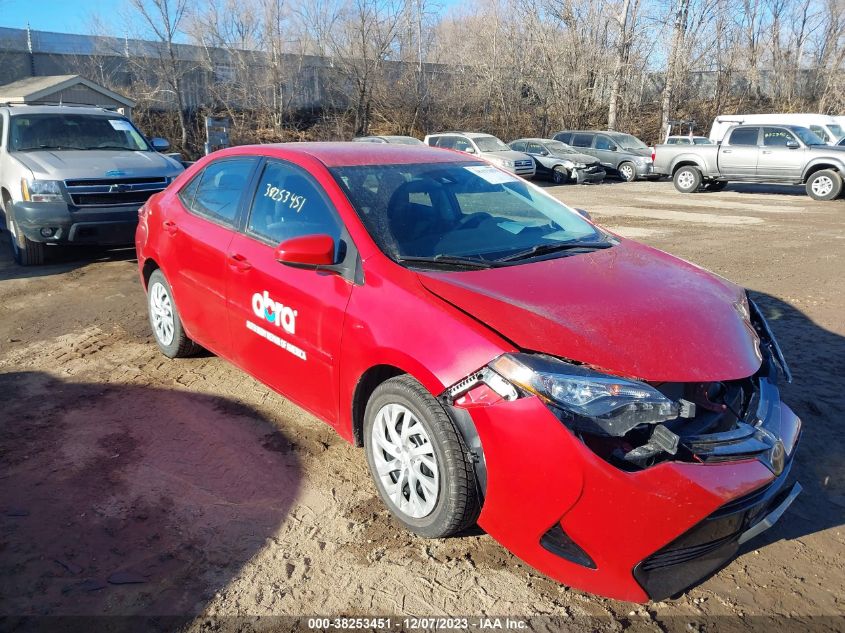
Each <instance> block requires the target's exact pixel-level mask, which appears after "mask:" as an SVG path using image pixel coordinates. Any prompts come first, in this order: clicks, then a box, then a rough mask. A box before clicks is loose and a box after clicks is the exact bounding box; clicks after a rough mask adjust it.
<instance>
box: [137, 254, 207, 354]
mask: <svg viewBox="0 0 845 633" xmlns="http://www.w3.org/2000/svg"><path fill="white" fill-rule="evenodd" d="M147 312H148V314H149V318H150V328H151V329H152V331H153V337H154V338H155V340H156V344H157V345H158V348H159V349H160V350H161V353H162V354H164V355H165V356H167V357H168V358H184V357H186V356H192V355H194V354H196V353H197V352H198V351H199V349H200V347H199V346H198V345H197V344H196V343H194V342H193V341H192V340H191V339H189V338H188V335H187V334H185V329H184V328H183V327H182V320H181V319H180V318H179V312H178V310H176V303H175V302H174V301H173V291H172V290H171V289H170V284H169V283H167V279H165V277H164V275H163V274H162V272H161V270H155V271H153V274H152V275H150V280H149V282H147Z"/></svg>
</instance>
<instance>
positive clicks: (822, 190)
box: [811, 176, 833, 198]
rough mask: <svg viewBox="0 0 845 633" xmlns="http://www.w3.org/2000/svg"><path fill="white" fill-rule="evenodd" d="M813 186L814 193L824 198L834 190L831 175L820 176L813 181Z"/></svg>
mask: <svg viewBox="0 0 845 633" xmlns="http://www.w3.org/2000/svg"><path fill="white" fill-rule="evenodd" d="M811 186H812V188H813V193H814V194H816V195H817V196H819V197H820V198H823V197H824V196H827V195H829V194H830V192H831V191H833V179H832V178H830V177H829V176H819V177H818V178H816V179H815V180H814V181H813V184H812V185H811Z"/></svg>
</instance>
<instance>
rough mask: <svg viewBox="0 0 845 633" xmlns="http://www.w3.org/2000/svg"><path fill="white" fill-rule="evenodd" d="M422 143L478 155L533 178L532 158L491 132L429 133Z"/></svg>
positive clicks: (520, 174)
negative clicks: (517, 150)
mask: <svg viewBox="0 0 845 633" xmlns="http://www.w3.org/2000/svg"><path fill="white" fill-rule="evenodd" d="M424 143H425V144H426V145H430V146H431V147H442V148H444V149H454V150H458V151H459V152H465V153H467V154H473V155H475V156H480V157H481V158H484V159H486V160H489V161H490V162H491V163H493V164H495V165H498V166H499V167H501V168H502V169H504V170H506V171H509V172H511V173H512V174H516V175H517V176H522V177H523V178H533V177H534V173H535V167H534V159H533V158H531V157H530V156H528V155H527V154H524V153H522V152H515V151H513V150H512V149H511V148H510V147H508V146H507V145H505V144H504V143H503V142H502V141H501V140H500V139H498V138H496V137H495V136H493V135H492V134H481V133H478V132H444V133H441V134H429V135H427V136H426V137H425V139H424Z"/></svg>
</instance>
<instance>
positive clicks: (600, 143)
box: [596, 134, 615, 150]
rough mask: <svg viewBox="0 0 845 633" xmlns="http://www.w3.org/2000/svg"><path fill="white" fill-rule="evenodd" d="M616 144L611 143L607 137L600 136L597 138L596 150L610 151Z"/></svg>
mask: <svg viewBox="0 0 845 633" xmlns="http://www.w3.org/2000/svg"><path fill="white" fill-rule="evenodd" d="M614 145H615V143H614V142H613V141H611V140H610V139H609V138H608V137H607V136H603V135H602V134H599V135H597V136H596V149H608V150H609V149H610V148H611V147H613V146H614Z"/></svg>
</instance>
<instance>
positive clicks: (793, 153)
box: [757, 127, 807, 181]
mask: <svg viewBox="0 0 845 633" xmlns="http://www.w3.org/2000/svg"><path fill="white" fill-rule="evenodd" d="M790 142H791V143H793V144H794V145H798V147H794V146H793V147H787V143H790ZM806 160H807V157H806V152H805V150H804V148H803V146H801V144H800V143H798V139H796V138H795V135H794V134H792V132H790V131H789V130H787V129H786V128H781V127H764V128H763V147H762V149H761V150H760V156H759V158H758V159H757V177H758V178H760V179H761V180H795V181H799V180H801V172H802V170H803V168H804V163H805V162H806Z"/></svg>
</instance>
